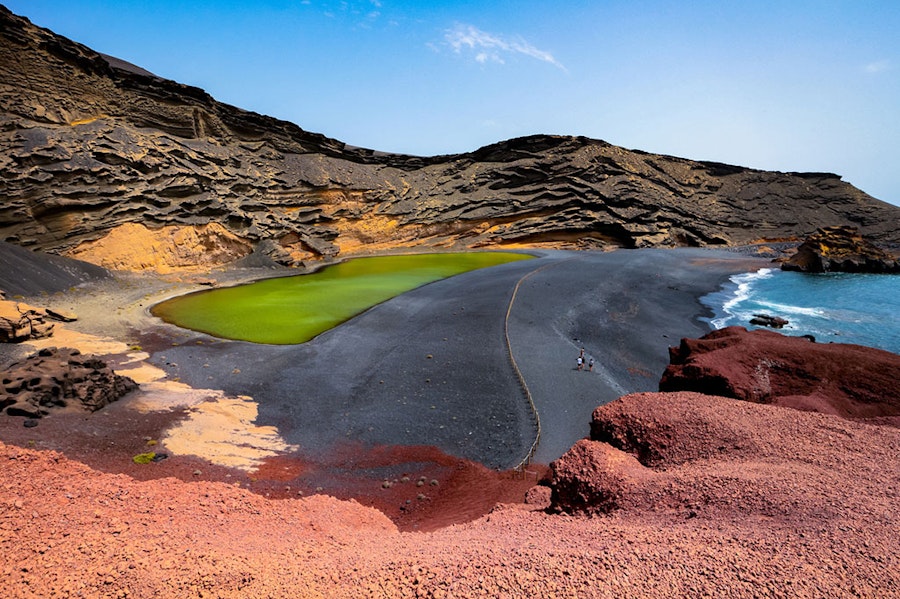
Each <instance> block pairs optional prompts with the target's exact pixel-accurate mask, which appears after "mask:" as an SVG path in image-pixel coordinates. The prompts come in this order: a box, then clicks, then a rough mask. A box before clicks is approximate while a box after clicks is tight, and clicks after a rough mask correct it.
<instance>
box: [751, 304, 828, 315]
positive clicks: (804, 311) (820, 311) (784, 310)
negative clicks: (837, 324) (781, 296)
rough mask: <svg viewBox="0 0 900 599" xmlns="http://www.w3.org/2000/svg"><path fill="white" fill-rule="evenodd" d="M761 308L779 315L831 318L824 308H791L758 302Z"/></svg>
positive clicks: (786, 305) (785, 305)
mask: <svg viewBox="0 0 900 599" xmlns="http://www.w3.org/2000/svg"><path fill="white" fill-rule="evenodd" d="M757 304H758V305H759V306H762V307H764V308H769V309H770V310H771V311H773V312H777V313H778V314H779V315H784V314H790V315H802V316H810V317H813V318H826V319H827V318H829V315H828V310H826V309H824V308H805V307H803V306H790V305H788V304H779V303H777V302H764V301H760V302H757Z"/></svg>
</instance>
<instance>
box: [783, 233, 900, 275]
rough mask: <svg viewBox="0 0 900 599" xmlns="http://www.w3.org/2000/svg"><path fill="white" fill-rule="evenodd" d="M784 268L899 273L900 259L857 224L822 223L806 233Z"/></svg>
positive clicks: (810, 270) (784, 263) (802, 270)
mask: <svg viewBox="0 0 900 599" xmlns="http://www.w3.org/2000/svg"><path fill="white" fill-rule="evenodd" d="M781 269H782V270H796V271H801V272H819V273H821V272H865V273H900V259H898V258H897V256H894V255H892V254H890V253H889V252H887V251H886V250H884V249H882V248H880V247H877V246H876V245H875V244H873V243H871V242H870V241H869V240H867V239H864V238H863V236H862V235H861V234H860V232H859V229H858V228H857V227H852V226H849V225H845V226H834V227H822V228H820V229H819V230H817V231H816V232H815V233H814V234H812V235H810V236H809V237H807V238H806V239H805V240H804V241H803V243H801V244H800V247H798V248H797V252H796V253H795V254H794V255H793V256H791V257H790V258H788V259H787V260H785V261H784V262H782V264H781Z"/></svg>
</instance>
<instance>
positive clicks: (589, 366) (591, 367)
mask: <svg viewBox="0 0 900 599" xmlns="http://www.w3.org/2000/svg"><path fill="white" fill-rule="evenodd" d="M588 372H594V358H591V359H590V360H589V361H588Z"/></svg>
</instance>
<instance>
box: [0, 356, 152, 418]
mask: <svg viewBox="0 0 900 599" xmlns="http://www.w3.org/2000/svg"><path fill="white" fill-rule="evenodd" d="M137 386H138V385H137V383H135V382H134V381H133V380H131V379H130V378H128V377H126V376H121V375H118V374H115V373H114V372H113V371H112V370H111V369H110V368H109V367H107V365H106V363H105V362H104V361H103V360H101V359H99V358H97V357H96V356H89V355H88V356H85V355H82V354H81V352H79V351H78V350H77V349H71V348H59V349H57V348H55V347H51V348H46V349H42V350H40V351H39V352H38V353H36V354H33V355H31V356H29V357H28V358H26V359H25V360H23V361H22V362H17V363H15V364H13V365H12V366H10V367H9V368H8V369H7V370H6V372H5V373H4V374H3V378H2V380H0V411H2V410H3V409H5V410H6V413H7V414H9V415H10V416H25V417H26V418H32V419H34V418H41V417H43V416H46V415H47V414H49V413H50V411H51V410H52V409H59V408H66V407H70V408H76V409H80V410H84V411H88V412H95V411H97V410H99V409H100V408H102V407H104V406H105V405H107V404H109V403H111V402H113V401H116V400H117V399H119V398H120V397H122V396H123V395H125V394H126V393H128V392H130V391H132V390H134V389H136V388H137Z"/></svg>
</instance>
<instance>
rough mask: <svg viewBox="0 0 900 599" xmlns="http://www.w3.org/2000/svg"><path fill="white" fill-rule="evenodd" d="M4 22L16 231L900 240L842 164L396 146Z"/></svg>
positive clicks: (3, 71)
mask: <svg viewBox="0 0 900 599" xmlns="http://www.w3.org/2000/svg"><path fill="white" fill-rule="evenodd" d="M0 28H2V32H3V35H2V36H0V81H2V82H3V89H2V93H0V115H2V116H0V123H2V126H0V173H2V177H0V198H2V200H0V240H6V241H10V242H14V243H16V244H19V245H23V246H30V247H33V248H35V249H42V250H47V251H51V252H54V253H66V252H69V251H71V250H73V249H74V248H76V247H78V246H79V245H80V244H83V243H85V242H91V241H95V240H97V239H99V238H101V237H103V236H104V235H105V234H106V233H107V232H108V231H110V230H111V229H113V228H115V227H117V226H119V225H122V224H124V223H142V224H144V225H146V226H148V227H151V228H160V227H163V226H166V225H183V226H190V225H197V224H204V223H219V224H221V225H223V226H224V227H225V228H227V229H228V231H230V232H231V233H233V234H235V235H237V236H238V237H240V238H241V239H243V240H245V241H247V242H249V243H250V244H252V246H253V247H254V248H258V247H260V246H261V245H263V244H264V242H267V243H268V244H269V245H268V246H266V247H268V248H269V250H268V251H266V255H267V256H269V257H271V258H273V259H276V260H279V261H282V262H284V263H294V261H295V260H296V259H297V258H296V256H294V257H292V256H291V254H290V252H286V251H281V250H280V246H284V245H290V244H292V243H296V244H299V246H300V247H302V250H303V252H306V253H307V254H308V255H309V256H310V257H311V258H312V259H316V258H329V257H333V256H335V255H337V254H339V253H340V251H341V246H342V245H344V244H345V242H347V243H348V246H352V247H357V248H358V247H364V245H365V244H366V243H369V242H372V241H375V242H379V243H382V244H384V243H385V242H387V243H390V244H393V245H395V246H403V247H415V246H426V247H427V246H440V247H444V248H451V249H452V248H457V249H463V248H483V247H499V246H503V245H505V244H512V243H527V244H532V245H541V244H549V245H552V246H554V247H571V248H585V247H587V248H595V247H626V248H639V247H651V246H679V245H688V246H728V245H742V244H747V243H751V242H757V241H761V240H797V239H799V238H801V237H802V236H805V235H808V234H809V233H811V232H812V231H814V230H815V228H816V227H822V226H829V225H837V224H842V223H845V222H854V223H858V224H859V227H860V229H861V230H862V231H863V232H864V233H865V234H866V235H867V236H869V237H870V238H872V239H874V240H876V241H879V242H885V243H888V242H900V224H898V223H900V218H898V216H900V208H897V207H895V206H892V205H890V204H886V203H884V202H880V201H878V200H876V199H874V198H872V197H870V196H868V195H866V194H865V193H863V192H862V191H860V190H858V189H856V188H854V187H853V186H851V185H849V184H847V183H845V182H843V181H841V179H840V177H839V176H837V175H833V174H829V173H802V174H798V173H779V172H765V171H758V170H753V169H747V168H742V167H739V166H730V165H724V164H719V163H712V162H696V161H691V160H685V159H682V158H675V157H672V156H663V155H656V154H649V153H645V152H637V151H630V150H626V149H623V148H619V147H616V146H613V145H611V144H608V143H606V142H603V141H600V140H595V139H588V138H585V137H567V136H554V135H534V136H530V137H524V138H519V139H512V140H509V141H504V142H501V143H497V144H492V145H490V146H486V147H484V148H481V149H479V150H476V151H474V152H470V153H466V154H456V155H448V156H435V157H427V158H426V157H414V156H405V155H397V154H387V153H383V152H376V151H373V150H366V149H361V148H354V147H350V146H347V145H345V144H344V143H342V142H340V141H337V140H334V139H330V138H327V137H325V136H323V135H319V134H316V133H310V132H308V131H304V130H303V129H301V128H300V127H298V126H296V125H294V124H292V123H288V122H285V121H279V120H277V119H274V118H271V117H267V116H263V115H260V114H256V113H253V112H248V111H245V110H241V109H239V108H235V107H233V106H229V105H226V104H222V103H219V102H216V101H215V100H214V99H213V98H212V97H210V96H209V95H208V94H207V93H206V92H204V91H203V90H200V89H197V88H194V87H190V86H187V85H182V84H179V83H176V82H174V81H169V80H166V79H162V78H160V77H157V76H155V75H153V74H151V73H149V72H147V71H144V70H142V69H140V68H139V67H136V66H134V65H130V64H128V63H125V62H123V61H120V60H118V59H113V58H111V57H105V56H103V55H100V54H98V53H96V52H94V51H92V50H90V49H89V48H86V47H85V46H82V45H80V44H78V43H75V42H73V41H70V40H68V39H65V38H63V37H60V36H57V35H55V34H53V33H52V32H50V31H47V30H45V29H41V28H38V27H35V26H34V25H32V24H31V23H30V22H28V21H27V20H26V19H24V18H21V17H17V16H15V15H13V14H12V13H10V12H9V11H8V10H6V9H5V8H3V7H0ZM825 205H827V206H828V209H827V210H823V209H822V207H823V206H825ZM378 223H387V224H385V225H384V226H383V227H382V228H381V229H378V227H377V226H375V225H378ZM372 227H374V229H373V228H372ZM388 235H389V236H388ZM301 259H306V258H305V257H302V258H301Z"/></svg>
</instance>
